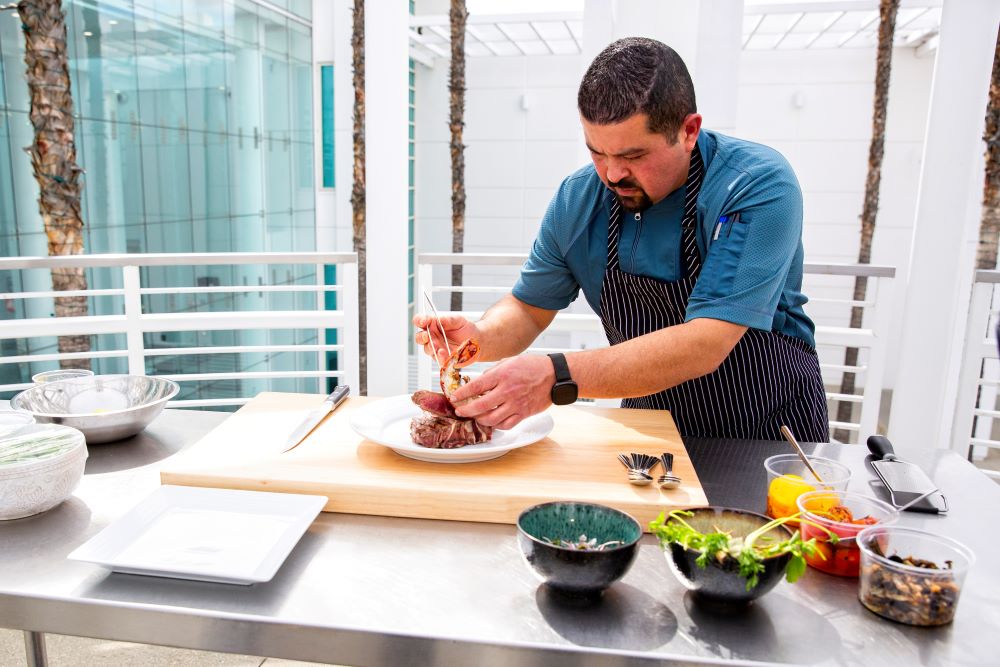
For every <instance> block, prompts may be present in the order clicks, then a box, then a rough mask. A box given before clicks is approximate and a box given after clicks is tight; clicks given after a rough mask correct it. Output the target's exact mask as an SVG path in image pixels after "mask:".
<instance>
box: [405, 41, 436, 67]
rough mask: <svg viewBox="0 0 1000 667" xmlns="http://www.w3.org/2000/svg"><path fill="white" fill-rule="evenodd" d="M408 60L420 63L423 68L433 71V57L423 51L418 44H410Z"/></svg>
mask: <svg viewBox="0 0 1000 667" xmlns="http://www.w3.org/2000/svg"><path fill="white" fill-rule="evenodd" d="M410 58H412V59H413V60H414V61H416V62H418V63H420V64H421V65H423V66H424V67H429V68H431V69H434V57H433V56H432V55H430V54H428V53H426V52H425V51H424V50H423V47H421V46H420V45H418V44H414V43H413V42H410Z"/></svg>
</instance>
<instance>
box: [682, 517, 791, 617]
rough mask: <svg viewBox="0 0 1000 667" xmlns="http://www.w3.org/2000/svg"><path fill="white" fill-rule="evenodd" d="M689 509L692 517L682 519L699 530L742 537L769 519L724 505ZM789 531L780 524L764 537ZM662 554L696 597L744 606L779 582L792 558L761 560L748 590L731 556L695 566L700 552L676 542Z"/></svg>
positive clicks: (780, 537) (780, 536)
mask: <svg viewBox="0 0 1000 667" xmlns="http://www.w3.org/2000/svg"><path fill="white" fill-rule="evenodd" d="M688 511H690V512H693V516H689V517H684V520H685V521H687V522H688V523H689V524H691V527H692V528H694V529H695V530H697V531H699V532H702V533H713V532H718V531H722V532H727V533H730V534H732V535H734V536H740V537H742V536H746V535H749V534H750V533H752V532H753V531H755V530H757V529H758V528H760V527H761V526H763V525H765V524H767V523H768V522H770V521H771V520H772V519H771V518H770V517H767V516H764V515H763V514H757V513H756V512H748V511H746V510H739V509H730V508H725V507H698V508H693V509H690V510H688ZM791 534H792V532H791V531H790V530H789V529H788V528H786V527H785V526H783V525H782V526H775V527H774V528H772V529H771V530H769V531H768V532H767V533H766V534H765V536H767V537H772V538H773V539H775V540H785V539H788V537H790V536H791ZM665 555H666V557H667V563H669V564H670V569H671V570H673V573H674V574H675V575H676V576H677V578H678V579H679V580H680V582H681V583H682V584H683V585H684V586H685V587H686V588H687V589H688V590H690V591H691V592H692V594H693V595H694V598H695V599H696V600H698V601H699V602H704V603H708V604H711V605H713V606H718V607H743V606H745V605H747V604H749V603H751V602H752V601H754V600H756V599H757V598H759V597H760V596H761V595H764V594H765V593H767V592H768V591H770V590H771V589H772V588H774V587H775V586H776V585H777V584H778V582H779V581H781V577H782V575H783V574H784V573H785V567H786V566H787V565H788V561H789V560H790V559H791V555H790V554H781V555H778V556H772V557H771V558H766V559H764V571H763V572H762V573H761V574H760V575H759V577H758V581H757V585H756V586H754V587H753V588H751V589H750V590H747V580H746V579H745V578H744V577H742V576H741V575H740V568H739V565H738V564H737V562H736V560H735V559H734V558H726V559H725V560H723V561H722V562H721V563H720V562H719V561H717V560H711V561H709V564H708V566H706V567H704V568H702V567H698V565H697V564H696V563H695V559H696V558H698V556H699V555H700V552H699V551H696V550H694V549H685V548H684V547H682V546H681V545H679V544H670V545H669V546H667V547H666V548H665Z"/></svg>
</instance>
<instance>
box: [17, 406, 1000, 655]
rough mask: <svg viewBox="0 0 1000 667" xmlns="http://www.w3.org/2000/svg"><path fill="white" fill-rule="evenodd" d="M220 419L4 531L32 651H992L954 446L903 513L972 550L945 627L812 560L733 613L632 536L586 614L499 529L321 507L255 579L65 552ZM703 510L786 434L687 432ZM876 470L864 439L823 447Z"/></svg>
mask: <svg viewBox="0 0 1000 667" xmlns="http://www.w3.org/2000/svg"><path fill="white" fill-rule="evenodd" d="M225 416H226V415H225V414H224V413H210V412H183V411H174V410H167V411H165V412H164V413H163V415H162V416H161V417H160V418H158V419H157V420H156V421H155V422H154V423H153V424H152V425H151V426H150V427H149V428H148V429H147V430H146V431H145V432H144V433H142V434H140V435H139V436H137V437H135V438H133V439H131V440H129V441H125V442H121V443H117V444H115V443H112V444H107V445H96V446H94V447H92V448H91V456H90V459H89V461H88V463H87V474H86V475H85V477H84V480H83V482H82V483H81V485H80V487H79V489H78V490H77V492H76V495H75V496H74V497H73V498H71V499H70V500H68V501H67V502H65V503H63V504H62V505H61V506H59V507H58V508H56V509H53V510H51V511H49V512H47V513H45V514H42V515H39V516H35V517H30V518H27V519H20V520H17V521H9V522H0V564H2V565H0V626H2V627H7V628H13V629H20V630H25V631H28V632H27V634H26V637H27V639H28V649H29V651H28V652H29V660H30V659H31V658H32V657H33V658H35V659H36V662H38V663H41V662H43V661H44V644H43V643H42V642H41V638H42V634H41V633H45V632H54V633H61V634H69V635H80V636H87V637H97V638H105V639H112V640H120V641H130V642H143V643H150V644H162V645H168V646H178V647H185V648H193V649H204V650H211V651H222V652H232V653H244V654H253V655H262V656H275V657H284V658H290V659H297V660H310V661H318V662H337V663H341V664H351V665H396V664H407V665H409V664H414V665H417V664H420V665H449V666H450V665H463V664H473V663H475V664H484V665H545V666H546V667H548V666H560V665H573V666H574V667H579V666H581V665H584V666H586V665H602V666H604V665H610V666H616V665H640V664H641V665H648V664H706V663H726V664H754V663H764V662H766V663H791V664H834V665H854V664H858V665H861V664H864V665H894V666H898V665H918V664H919V665H944V664H949V665H956V664H957V665H977V666H978V665H983V664H992V663H993V661H994V660H995V659H996V654H997V648H998V646H1000V641H998V636H1000V606H998V605H996V603H995V601H994V598H995V596H996V595H997V593H998V592H1000V569H998V568H1000V559H998V558H997V556H996V553H997V551H998V549H1000V540H998V538H997V536H996V525H997V520H996V514H997V511H998V510H1000V488H998V487H997V486H996V485H995V484H994V483H993V482H991V481H990V480H988V479H987V478H986V477H985V476H983V475H982V474H980V473H979V472H977V471H976V470H975V469H974V468H973V467H972V466H971V465H970V464H969V463H967V462H966V461H964V460H962V459H961V458H960V457H958V456H956V455H955V454H954V453H952V452H948V451H938V452H934V453H932V454H928V455H927V456H926V457H925V458H921V459H917V462H918V463H921V464H923V465H924V467H925V469H926V470H928V471H929V472H930V474H931V476H932V477H933V478H934V479H935V481H936V482H937V483H938V484H939V485H940V486H941V487H942V488H943V489H944V490H945V491H946V492H947V494H948V500H949V502H950V504H951V508H952V513H951V515H950V516H948V517H947V518H945V517H936V516H927V515H916V514H911V513H905V515H904V516H903V517H902V522H903V523H905V524H908V525H915V526H919V527H923V528H928V529H931V530H934V531H938V532H940V533H942V534H946V535H950V536H953V537H955V538H957V539H959V540H961V541H962V542H965V543H966V544H968V545H969V546H971V547H972V548H973V549H974V550H975V552H976V554H977V555H978V559H979V560H978V562H977V564H976V565H975V567H974V568H973V570H972V571H971V573H970V575H969V577H968V580H967V581H966V585H965V588H964V591H963V593H962V599H961V603H960V605H959V611H958V615H957V617H956V619H955V621H954V623H953V624H951V625H949V626H945V627H942V628H932V629H925V628H913V627H908V626H903V625H898V624H895V623H892V622H890V621H887V620H883V619H881V618H879V617H877V616H875V615H874V614H871V613H870V612H868V611H867V610H866V609H864V607H862V606H861V604H860V603H859V602H858V601H857V597H856V587H857V583H856V581H854V580H846V579H840V578H837V577H833V576H830V575H826V574H823V573H820V572H816V571H812V570H810V571H809V572H807V574H806V575H805V576H804V577H803V578H802V579H801V580H800V581H799V582H798V583H797V584H794V585H791V584H787V583H784V582H782V583H781V584H779V586H778V588H776V589H775V590H774V591H773V592H771V593H770V594H768V595H767V596H765V597H764V598H762V599H761V600H759V601H758V602H757V603H756V604H755V605H753V606H752V607H750V608H749V609H748V610H747V611H746V612H745V613H740V614H735V615H731V616H725V615H717V614H713V613H710V612H707V611H705V610H703V609H700V608H699V607H698V606H696V605H695V604H693V603H692V600H691V598H690V595H688V594H687V593H686V592H685V590H684V589H683V588H682V587H681V585H680V584H679V583H678V582H677V581H676V580H675V578H674V576H673V575H672V574H671V573H670V572H669V570H668V569H667V567H666V564H665V562H664V559H663V556H662V555H661V553H660V551H659V548H658V546H657V545H656V544H655V542H654V541H653V539H652V538H650V537H649V536H646V537H644V538H643V542H642V544H641V546H640V549H639V555H638V558H637V560H636V563H635V565H634V567H633V568H632V570H631V571H630V572H629V573H628V575H627V576H626V577H625V578H624V579H623V580H622V581H621V582H619V583H617V584H616V585H615V586H613V587H612V588H611V589H609V590H608V592H607V593H606V595H605V597H604V599H603V601H602V602H601V603H600V604H599V605H598V606H596V607H590V608H578V607H573V606H566V605H565V603H562V602H560V601H559V600H557V599H554V598H553V597H552V596H551V595H549V592H548V591H547V589H546V588H545V587H541V586H539V584H538V582H537V581H536V580H535V578H534V577H533V575H532V573H531V571H530V570H529V568H528V567H527V566H526V565H525V563H524V562H523V561H522V559H521V555H520V551H519V549H518V546H517V541H516V538H515V529H514V527H513V526H508V525H493V524H476V523H459V522H444V521H424V520H410V519H391V518H383V517H370V516H355V515H342V514H327V513H324V514H322V515H321V516H320V517H319V518H318V519H317V520H316V522H315V523H314V524H313V526H312V527H311V528H310V529H309V531H308V532H307V533H306V535H305V536H304V537H303V539H302V541H301V542H300V543H299V545H298V546H297V548H296V549H295V550H294V551H293V552H292V554H291V555H290V556H289V558H288V560H287V561H286V562H285V564H284V566H283V567H282V568H281V569H280V570H279V571H278V574H277V576H276V577H275V578H274V579H273V580H272V581H271V582H268V583H266V584H257V585H254V586H249V587H243V586H232V585H224V584H211V583H201V582H194V581H179V580H171V579H159V578H153V577H142V576H135V575H126V574H112V573H109V572H108V571H107V570H104V569H102V568H100V567H97V566H93V565H89V564H85V563H76V562H70V561H67V560H66V559H65V556H66V554H68V553H69V552H70V551H72V550H73V549H74V548H76V547H77V546H78V545H79V544H81V543H82V542H84V541H85V540H87V539H89V538H90V537H91V536H93V535H94V534H95V533H97V532H98V531H99V530H101V529H102V528H103V527H104V526H106V525H108V524H109V523H110V522H111V521H113V520H114V519H115V518H116V517H118V516H120V515H121V514H123V513H124V512H125V511H126V510H127V509H129V508H130V507H132V506H133V505H134V504H136V503H137V502H139V501H140V500H141V499H142V498H144V497H145V496H146V495H148V494H149V493H151V492H152V491H153V490H154V489H155V487H156V486H157V484H158V483H159V478H158V469H159V466H160V464H161V463H162V462H163V461H164V459H166V458H167V457H169V456H171V455H172V454H174V453H176V452H177V451H179V450H180V449H182V448H184V447H185V446H187V445H189V444H191V443H192V442H194V441H196V440H197V439H198V438H199V437H200V436H201V435H202V434H203V433H205V432H207V431H208V430H209V429H211V428H212V427H213V426H215V425H216V424H218V423H219V422H220V421H222V420H223V419H224V418H225ZM688 447H689V450H690V452H691V455H692V458H693V459H694V463H695V465H696V467H697V469H698V471H699V475H700V476H701V479H702V482H703V483H704V485H705V488H706V492H707V494H708V498H709V500H710V501H711V502H712V503H713V504H722V505H730V506H741V507H746V508H750V509H762V508H763V501H764V476H763V467H762V463H761V462H762V461H763V459H764V458H765V457H766V456H768V455H770V454H772V453H779V452H780V453H784V452H786V451H787V445H784V444H782V443H771V442H754V441H749V442H748V441H718V440H696V439H692V440H690V442H688ZM815 449H816V451H817V452H818V453H820V454H822V455H824V456H830V457H832V458H837V459H839V460H841V461H843V462H845V463H847V464H849V465H850V466H851V467H852V468H853V470H854V479H853V480H852V482H851V489H852V490H855V491H869V489H868V480H869V479H873V478H874V475H873V474H872V473H871V472H870V471H868V470H866V468H865V461H864V458H865V453H866V452H865V451H864V448H863V447H857V446H853V447H852V446H839V445H818V446H816V448H815Z"/></svg>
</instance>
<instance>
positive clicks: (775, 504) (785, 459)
mask: <svg viewBox="0 0 1000 667" xmlns="http://www.w3.org/2000/svg"><path fill="white" fill-rule="evenodd" d="M808 459H809V463H810V464H811V465H812V467H813V468H814V469H815V470H816V472H817V473H818V474H819V476H820V478H822V482H820V480H818V479H816V477H815V476H814V475H813V474H812V473H811V472H810V471H809V469H808V468H806V466H805V464H804V463H803V462H802V460H801V459H800V458H799V457H798V455H797V454H778V455H777V456H771V457H768V458H767V459H766V460H765V461H764V469H765V470H766V471H767V515H768V516H770V517H771V518H774V519H780V518H783V517H792V519H791V520H790V521H789V524H788V525H789V526H792V527H794V526H797V525H798V521H797V519H795V515H797V514H798V513H799V509H798V507H797V506H796V504H795V501H796V500H797V499H798V497H799V496H801V495H802V494H803V493H809V492H810V491H816V490H817V489H830V490H834V491H844V490H846V489H847V483H848V482H849V481H850V480H851V469H850V468H848V467H847V466H845V465H844V464H843V463H839V462H837V461H834V460H832V459H827V458H823V457H819V456H810V457H808Z"/></svg>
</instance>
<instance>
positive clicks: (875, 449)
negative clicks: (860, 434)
mask: <svg viewBox="0 0 1000 667" xmlns="http://www.w3.org/2000/svg"><path fill="white" fill-rule="evenodd" d="M868 451H870V452H871V453H872V454H874V455H875V457H876V458H879V459H883V460H885V461H892V460H895V458H896V452H895V450H893V448H892V443H891V442H889V438H887V437H885V436H884V435H870V436H868Z"/></svg>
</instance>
